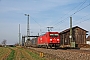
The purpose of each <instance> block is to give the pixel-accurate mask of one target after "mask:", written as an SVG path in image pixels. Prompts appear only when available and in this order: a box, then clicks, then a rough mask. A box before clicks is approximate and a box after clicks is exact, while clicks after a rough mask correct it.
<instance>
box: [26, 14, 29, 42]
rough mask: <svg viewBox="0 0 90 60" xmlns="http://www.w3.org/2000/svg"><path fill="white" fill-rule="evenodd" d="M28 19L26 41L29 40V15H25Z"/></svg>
mask: <svg viewBox="0 0 90 60" xmlns="http://www.w3.org/2000/svg"><path fill="white" fill-rule="evenodd" d="M25 16H27V17H28V19H27V40H30V37H29V36H30V30H29V14H25Z"/></svg>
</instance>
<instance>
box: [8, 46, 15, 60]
mask: <svg viewBox="0 0 90 60" xmlns="http://www.w3.org/2000/svg"><path fill="white" fill-rule="evenodd" d="M10 49H11V48H10ZM14 53H15V50H13V49H11V53H10V55H9V56H8V58H7V60H13V59H14Z"/></svg>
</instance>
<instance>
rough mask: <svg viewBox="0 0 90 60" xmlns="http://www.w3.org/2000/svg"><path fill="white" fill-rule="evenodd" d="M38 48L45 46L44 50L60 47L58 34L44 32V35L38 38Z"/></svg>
mask: <svg viewBox="0 0 90 60" xmlns="http://www.w3.org/2000/svg"><path fill="white" fill-rule="evenodd" d="M37 45H38V47H43V46H45V47H46V48H48V47H50V48H52V47H55V48H57V47H59V46H60V36H59V33H58V32H46V33H45V34H44V35H41V36H39V37H38V41H37Z"/></svg>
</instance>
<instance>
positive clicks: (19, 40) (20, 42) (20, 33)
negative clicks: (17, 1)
mask: <svg viewBox="0 0 90 60" xmlns="http://www.w3.org/2000/svg"><path fill="white" fill-rule="evenodd" d="M20 45H21V33H20V24H19V46H20Z"/></svg>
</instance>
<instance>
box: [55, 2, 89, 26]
mask: <svg viewBox="0 0 90 60" xmlns="http://www.w3.org/2000/svg"><path fill="white" fill-rule="evenodd" d="M88 6H90V4H88V5H86V6H85V7H83V8H81V9H80V10H78V11H76V12H74V13H73V14H71V15H70V16H73V15H75V14H76V13H78V12H80V11H81V10H83V9H85V8H87V7H88ZM70 16H68V17H66V18H65V19H67V18H69V17H70ZM65 19H63V20H62V21H60V22H62V23H63V22H64V21H65ZM60 22H58V23H57V24H56V25H55V26H57V25H58V24H59V23H60Z"/></svg>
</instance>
